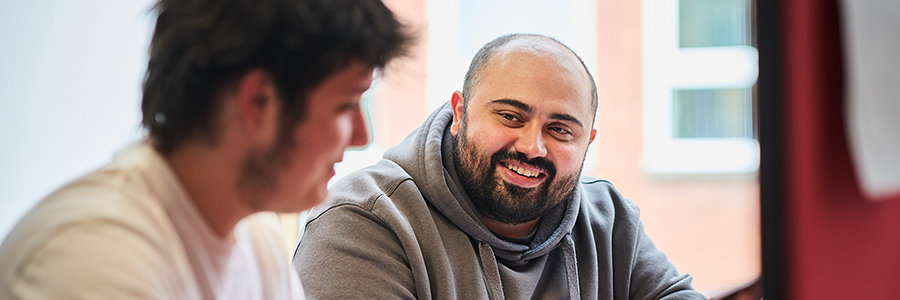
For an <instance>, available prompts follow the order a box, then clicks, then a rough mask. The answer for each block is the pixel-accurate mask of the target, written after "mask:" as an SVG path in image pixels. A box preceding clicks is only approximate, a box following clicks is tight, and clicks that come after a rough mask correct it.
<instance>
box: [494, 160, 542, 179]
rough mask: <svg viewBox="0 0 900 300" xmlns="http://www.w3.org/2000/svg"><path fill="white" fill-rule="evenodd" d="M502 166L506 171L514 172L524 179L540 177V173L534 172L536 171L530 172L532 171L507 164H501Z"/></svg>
mask: <svg viewBox="0 0 900 300" xmlns="http://www.w3.org/2000/svg"><path fill="white" fill-rule="evenodd" d="M503 166H505V167H506V168H507V169H510V170H511V171H513V172H516V174H519V175H522V176H525V177H532V178H534V177H538V176H540V175H541V173H540V172H536V171H532V170H527V169H525V168H520V167H516V166H513V165H511V164H508V163H503Z"/></svg>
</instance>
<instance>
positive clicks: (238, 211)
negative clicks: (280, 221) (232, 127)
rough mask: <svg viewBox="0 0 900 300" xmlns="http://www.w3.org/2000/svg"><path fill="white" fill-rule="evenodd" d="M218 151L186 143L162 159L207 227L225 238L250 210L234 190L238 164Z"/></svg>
mask: <svg viewBox="0 0 900 300" xmlns="http://www.w3.org/2000/svg"><path fill="white" fill-rule="evenodd" d="M220 148H222V147H215V146H211V145H207V144H202V143H187V144H185V145H181V146H179V147H177V148H176V149H174V150H173V151H172V152H171V153H169V154H168V155H165V159H166V161H167V162H168V163H169V165H170V166H171V167H172V169H173V170H174V171H175V174H176V176H178V178H179V179H180V181H181V183H182V184H183V185H184V187H185V189H186V190H187V193H188V195H189V196H190V201H191V202H192V203H194V206H195V207H196V208H197V210H198V211H199V212H200V214H201V215H202V216H203V218H204V219H205V221H206V223H207V224H208V225H209V227H210V228H211V229H212V230H213V231H214V232H215V233H216V234H217V235H218V236H219V237H225V236H228V235H229V234H231V232H232V230H234V226H236V225H237V223H238V221H240V220H241V219H243V218H244V217H246V216H248V215H250V214H251V213H252V210H250V209H249V208H248V207H246V205H243V202H242V201H241V199H240V198H239V195H240V193H239V191H238V190H237V186H238V185H237V182H238V174H240V173H239V172H238V170H240V162H241V161H242V160H241V159H237V158H236V157H233V155H230V153H229V151H227V150H224V151H223V150H221V149H220ZM223 162H225V163H223Z"/></svg>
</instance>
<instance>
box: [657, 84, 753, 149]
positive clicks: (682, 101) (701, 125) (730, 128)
mask: <svg viewBox="0 0 900 300" xmlns="http://www.w3.org/2000/svg"><path fill="white" fill-rule="evenodd" d="M752 96H753V94H752V89H749V88H747V89H703V90H693V89H691V90H688V89H684V90H674V91H673V92H672V114H673V115H672V121H673V123H674V124H672V127H673V131H674V132H673V137H675V138H730V137H748V138H750V137H753V121H752V120H753V98H752Z"/></svg>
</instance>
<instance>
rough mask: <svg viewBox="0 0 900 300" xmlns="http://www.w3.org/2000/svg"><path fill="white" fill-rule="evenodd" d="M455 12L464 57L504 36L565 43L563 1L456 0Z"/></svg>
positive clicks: (472, 54) (565, 11)
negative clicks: (530, 36)
mask: <svg viewBox="0 0 900 300" xmlns="http://www.w3.org/2000/svg"><path fill="white" fill-rule="evenodd" d="M459 10H460V11H459V12H460V34H459V38H460V53H461V54H462V55H463V56H464V57H472V56H475V52H478V49H481V46H483V45H484V44H485V43H487V42H490V41H491V40H493V39H494V38H496V37H498V36H501V35H504V34H508V33H516V32H518V33H540V34H545V35H549V36H552V37H555V38H557V39H559V40H561V41H566V31H567V30H568V29H567V28H566V24H567V23H566V16H567V10H568V1H566V0H460V1H459ZM570 46H571V45H570ZM582 55H584V54H582Z"/></svg>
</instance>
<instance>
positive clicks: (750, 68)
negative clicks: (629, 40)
mask: <svg viewBox="0 0 900 300" xmlns="http://www.w3.org/2000/svg"><path fill="white" fill-rule="evenodd" d="M642 5H643V8H642V24H641V25H642V31H643V37H642V42H643V46H642V48H643V93H644V94H643V101H644V103H643V104H644V105H643V107H644V152H643V167H644V170H645V171H646V172H648V173H650V174H656V175H676V174H750V173H755V172H756V171H757V170H758V168H759V143H758V142H757V141H756V139H753V138H674V136H673V132H674V128H673V125H672V124H673V122H672V90H673V89H680V88H681V89H719V88H752V87H753V85H754V84H755V83H756V79H757V76H758V74H759V68H758V54H757V51H756V48H754V47H750V46H730V47H697V48H684V49H682V48H679V47H678V0H643V3H642Z"/></svg>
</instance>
